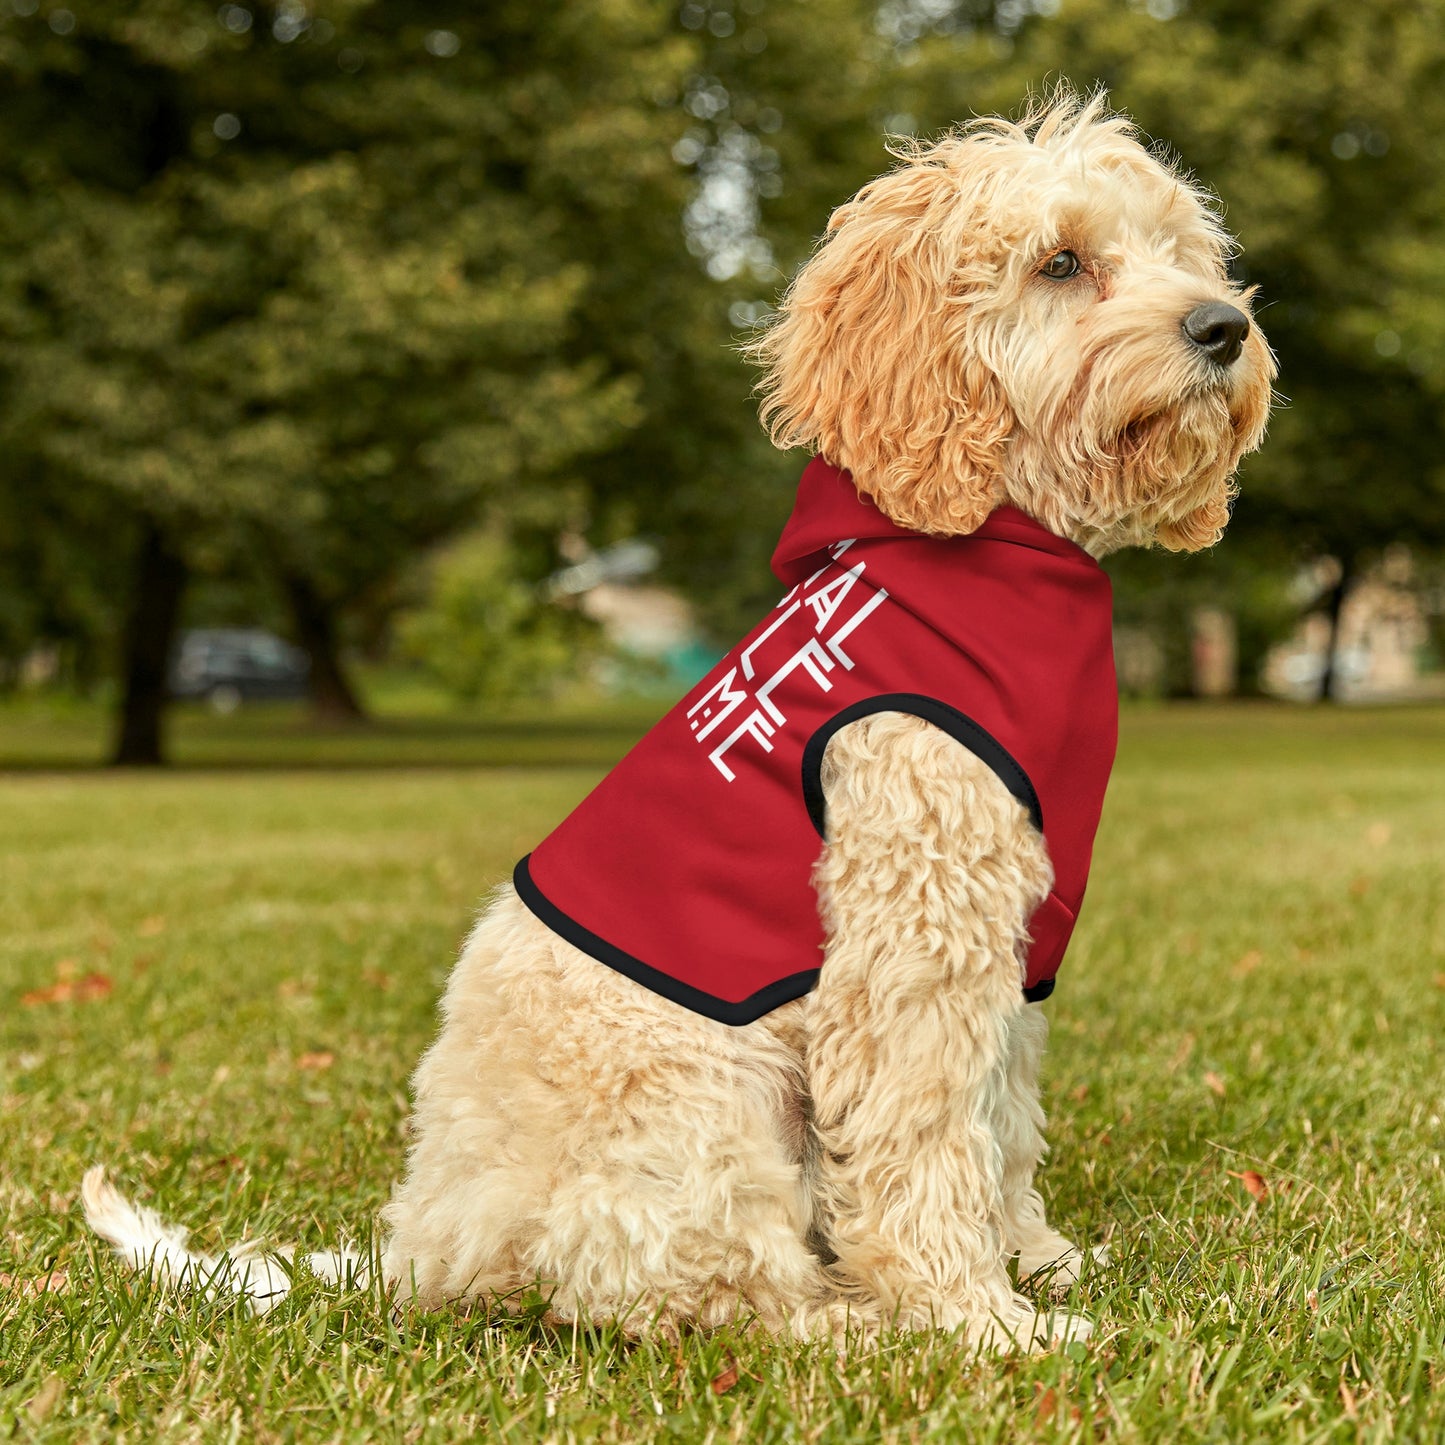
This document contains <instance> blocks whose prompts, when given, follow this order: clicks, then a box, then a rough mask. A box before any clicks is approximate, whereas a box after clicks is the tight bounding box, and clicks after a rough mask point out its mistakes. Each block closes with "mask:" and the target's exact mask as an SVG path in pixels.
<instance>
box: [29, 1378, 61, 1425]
mask: <svg viewBox="0 0 1445 1445" xmlns="http://www.w3.org/2000/svg"><path fill="white" fill-rule="evenodd" d="M63 1394H65V1381H64V1380H62V1379H61V1378H60V1376H59V1375H50V1376H47V1378H46V1381H45V1383H44V1384H43V1385H42V1386H41V1387H40V1388H39V1389H38V1390H37V1391H36V1392H35V1394H34V1395H32V1396H31V1398H30V1403H29V1404H28V1405H27V1406H26V1407H25V1409H26V1413H27V1414H28V1415H29V1416H30V1418H31V1420H33V1421H34V1422H35V1423H36V1424H37V1425H38V1424H40V1422H41V1421H42V1420H47V1419H49V1418H50V1412H51V1411H52V1410H54V1409H55V1407H56V1406H57V1405H58V1404H59V1403H60V1397H61V1396H62V1395H63Z"/></svg>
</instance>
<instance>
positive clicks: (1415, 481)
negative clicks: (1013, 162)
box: [890, 0, 1445, 686]
mask: <svg viewBox="0 0 1445 1445" xmlns="http://www.w3.org/2000/svg"><path fill="white" fill-rule="evenodd" d="M890 11H891V13H892V14H893V15H894V17H895V20H897V18H898V17H903V21H904V22H905V23H904V24H903V30H904V37H903V38H902V40H901V41H900V43H901V45H902V46H903V47H904V49H905V51H908V52H911V58H912V60H913V62H914V63H913V64H912V65H910V66H909V67H908V68H907V74H908V76H910V77H911V78H910V79H909V80H908V82H907V89H908V96H909V100H908V104H907V107H906V108H907V109H909V110H911V111H913V112H914V113H915V115H916V118H917V121H918V124H919V125H920V127H921V128H923V129H929V128H932V127H934V126H937V125H941V124H944V123H946V122H947V121H949V120H953V119H956V118H958V117H959V116H961V115H965V114H967V113H968V112H969V111H970V110H972V109H977V110H990V109H998V108H1003V109H1008V108H1009V107H1011V106H1014V105H1016V104H1017V101H1018V97H1019V95H1020V94H1021V93H1022V92H1023V91H1024V90H1025V89H1027V88H1029V87H1030V86H1032V87H1033V88H1038V87H1039V86H1040V85H1041V84H1042V83H1044V82H1045V81H1046V79H1047V78H1048V77H1050V76H1060V75H1065V76H1068V77H1069V78H1071V79H1072V80H1073V82H1074V83H1075V84H1076V85H1078V86H1081V87H1084V88H1088V87H1090V86H1092V85H1095V84H1100V83H1101V84H1104V85H1106V86H1108V87H1109V90H1110V93H1111V96H1112V99H1113V101H1114V103H1115V104H1116V105H1118V106H1120V107H1121V108H1123V109H1125V110H1127V111H1129V112H1130V113H1131V114H1132V115H1133V116H1134V117H1135V119H1136V120H1137V121H1138V122H1139V124H1140V125H1141V126H1142V128H1143V129H1144V131H1145V132H1146V133H1147V134H1149V135H1150V136H1153V137H1155V138H1157V139H1159V140H1161V141H1164V142H1166V143H1167V144H1168V145H1170V146H1172V147H1174V148H1176V149H1177V150H1178V151H1179V152H1180V153H1181V154H1182V155H1183V157H1184V158H1185V161H1186V162H1187V164H1188V165H1189V166H1190V167H1191V168H1192V169H1193V170H1194V171H1195V172H1196V173H1197V174H1198V175H1199V176H1200V177H1201V178H1202V179H1203V180H1204V181H1205V183H1206V184H1207V185H1209V186H1210V187H1211V188H1213V189H1214V190H1216V191H1217V192H1218V194H1219V195H1220V196H1222V197H1223V198H1224V200H1225V203H1226V206H1227V219H1228V222H1229V224H1230V226H1231V227H1232V228H1233V229H1234V230H1235V231H1237V232H1238V234H1239V235H1240V236H1241V237H1242V239H1243V243H1244V252H1243V255H1242V257H1241V259H1240V261H1239V262H1238V263H1237V267H1236V269H1237V273H1238V275H1239V277H1240V279H1241V280H1244V281H1247V282H1248V283H1250V284H1252V285H1254V286H1257V287H1258V290H1259V297H1258V301H1257V303H1256V304H1257V307H1258V310H1259V313H1260V318H1261V321H1262V323H1263V325H1264V326H1265V329H1266V331H1267V332H1268V335H1269V338H1270V341H1271V343H1272V345H1273V346H1274V348H1275V350H1276V352H1277V354H1278V356H1279V359H1280V381H1279V386H1280V389H1281V391H1282V392H1283V393H1284V395H1285V397H1286V398H1287V401H1286V403H1285V404H1284V406H1283V407H1282V408H1281V410H1279V411H1278V412H1277V414H1276V417H1275V421H1274V423H1273V428H1272V431H1273V435H1272V437H1271V439H1270V440H1269V441H1268V442H1267V443H1266V445H1265V447H1264V449H1263V451H1262V452H1261V453H1259V454H1258V455H1257V456H1255V457H1252V458H1251V459H1250V460H1249V461H1248V463H1247V464H1246V467H1245V470H1244V472H1243V475H1242V483H1243V492H1242V497H1241V500H1240V503H1239V506H1238V510H1237V513H1236V517H1235V521H1234V523H1233V527H1232V530H1231V539H1238V540H1239V541H1241V542H1247V543H1248V544H1249V545H1250V547H1251V548H1252V550H1253V551H1254V552H1255V553H1256V554H1257V555H1270V554H1272V555H1273V556H1274V557H1275V558H1277V559H1278V563H1279V564H1280V565H1288V564H1291V563H1297V562H1298V561H1300V560H1303V559H1306V558H1311V557H1318V556H1320V555H1322V554H1327V555H1331V556H1333V557H1335V558H1337V559H1338V561H1339V562H1340V564H1341V579H1340V584H1339V588H1338V589H1337V591H1336V594H1335V597H1334V599H1333V605H1334V607H1335V609H1336V610H1337V609H1338V605H1339V602H1340V601H1341V600H1342V598H1343V595H1344V592H1345V590H1346V589H1347V588H1348V585H1349V582H1350V579H1351V578H1352V577H1353V576H1354V575H1355V574H1356V572H1357V570H1358V568H1359V566H1360V565H1361V563H1362V562H1363V561H1364V560H1365V559H1366V558H1367V557H1369V556H1370V555H1372V554H1374V553H1376V552H1378V550H1379V549H1380V548H1381V547H1383V546H1384V545H1385V544H1386V543H1388V542H1391V541H1396V540H1407V541H1411V542H1413V543H1415V544H1416V545H1417V546H1420V547H1424V548H1438V547H1440V546H1441V545H1442V544H1445V466H1442V460H1441V458H1442V452H1445V419H1442V418H1445V413H1442V410H1441V405H1440V403H1441V400H1442V393H1445V262H1442V260H1441V255H1442V252H1441V249H1440V245H1439V236H1440V225H1441V217H1442V215H1445V157H1442V154H1441V150H1440V146H1439V135H1440V133H1441V126H1442V122H1445V89H1442V86H1441V80H1442V78H1445V6H1442V4H1441V3H1440V0H1380V3H1378V4H1373V5H1367V6H1364V5H1356V4H1352V3H1349V0H1276V3H1272V4H1269V5H1256V4H1253V3H1245V0H1191V3H1187V4H1186V3H1184V0H1168V3H1159V4H1150V5H1149V6H1147V7H1144V6H1140V5H1135V4H1132V3H1126V0H1068V3H1065V4H1062V5H1055V6H1048V7H1045V6H1043V5H1037V6H1033V7H1029V6H1024V5H1004V4H998V5H996V6H995V5H978V4H972V5H971V4H967V3H963V4H955V5H953V6H948V7H945V6H943V5H936V4H931V3H921V0H920V3H913V0H900V3H899V4H897V5H894V6H892V7H890ZM1031 11H1032V12H1033V13H1030V12H1031ZM1045 12H1047V13H1045ZM940 27H941V29H942V31H943V32H944V33H939V28H940ZM904 58H905V59H907V58H910V56H909V55H908V54H905V56H904ZM900 108H903V107H900ZM1225 545H1226V546H1229V545H1231V541H1226V543H1225ZM1174 565H1178V564H1177V563H1175V564H1174ZM1207 565H1208V564H1207V562H1204V563H1201V564H1200V570H1201V571H1202V570H1203V569H1204V568H1205V567H1207ZM1326 685H1327V686H1328V680H1327V684H1326Z"/></svg>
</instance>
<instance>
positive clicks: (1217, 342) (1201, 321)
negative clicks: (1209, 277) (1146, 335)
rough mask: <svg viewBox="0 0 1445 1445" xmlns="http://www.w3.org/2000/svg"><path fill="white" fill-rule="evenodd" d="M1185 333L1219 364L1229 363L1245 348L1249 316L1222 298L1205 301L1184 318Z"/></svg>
mask: <svg viewBox="0 0 1445 1445" xmlns="http://www.w3.org/2000/svg"><path fill="white" fill-rule="evenodd" d="M1184 334H1185V335H1186V336H1187V337H1188V338H1189V339H1190V340H1191V341H1192V342H1193V343H1194V344H1195V345H1196V346H1197V347H1198V348H1199V349H1200V350H1201V351H1202V352H1203V353H1204V354H1205V355H1206V356H1207V357H1208V358H1209V359H1210V360H1211V361H1212V362H1214V363H1216V365H1219V366H1229V365H1230V364H1231V363H1232V362H1234V361H1237V360H1238V359H1239V353H1240V352H1241V351H1243V350H1244V338H1245V337H1246V336H1248V335H1249V317H1248V316H1246V315H1245V314H1244V312H1243V311H1240V310H1237V309H1236V308H1235V307H1233V306H1227V305H1226V304H1225V303H1224V302H1223V301H1206V302H1205V303H1204V305H1203V306H1196V307H1195V308H1194V310H1193V311H1191V312H1190V313H1189V315H1188V316H1186V317H1185V318H1184Z"/></svg>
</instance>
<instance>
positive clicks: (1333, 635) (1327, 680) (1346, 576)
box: [1318, 556, 1355, 702]
mask: <svg viewBox="0 0 1445 1445" xmlns="http://www.w3.org/2000/svg"><path fill="white" fill-rule="evenodd" d="M1354 580H1355V559H1354V558H1353V557H1350V556H1343V557H1341V558H1340V575H1339V578H1338V580H1337V581H1336V582H1335V585H1334V586H1333V587H1332V588H1330V596H1329V602H1328V604H1327V606H1326V608H1325V615H1326V616H1327V617H1328V618H1329V621H1330V636H1329V641H1328V643H1327V644H1326V646H1325V666H1324V671H1323V672H1321V674H1320V695H1319V699H1318V700H1319V701H1320V702H1335V701H1337V700H1338V699H1337V696H1336V693H1337V690H1338V688H1339V674H1338V669H1337V662H1336V659H1337V658H1338V656H1339V648H1340V614H1341V613H1342V612H1343V611H1344V610H1345V598H1346V596H1347V595H1348V594H1349V590H1350V587H1351V586H1352V584H1353V583H1354Z"/></svg>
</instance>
